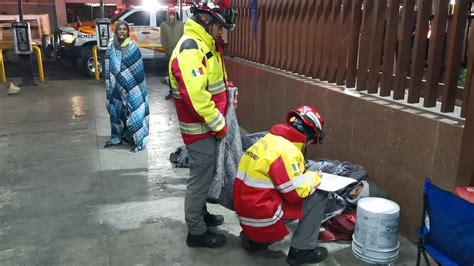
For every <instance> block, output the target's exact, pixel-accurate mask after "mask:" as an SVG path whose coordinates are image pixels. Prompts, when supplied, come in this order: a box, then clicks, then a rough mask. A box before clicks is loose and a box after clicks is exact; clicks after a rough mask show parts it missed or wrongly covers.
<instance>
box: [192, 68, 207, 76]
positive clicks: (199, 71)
mask: <svg viewBox="0 0 474 266" xmlns="http://www.w3.org/2000/svg"><path fill="white" fill-rule="evenodd" d="M201 75H204V71H203V70H202V67H200V68H196V69H193V70H191V76H193V77H198V76H201Z"/></svg>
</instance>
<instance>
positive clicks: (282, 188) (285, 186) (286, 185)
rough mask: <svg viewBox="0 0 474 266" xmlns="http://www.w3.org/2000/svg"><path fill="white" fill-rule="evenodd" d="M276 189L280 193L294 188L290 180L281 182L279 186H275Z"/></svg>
mask: <svg viewBox="0 0 474 266" xmlns="http://www.w3.org/2000/svg"><path fill="white" fill-rule="evenodd" d="M276 189H278V190H280V192H281V193H287V192H290V191H292V190H294V189H295V187H294V186H293V182H292V181H291V180H290V181H288V182H286V183H283V184H281V185H279V186H276Z"/></svg>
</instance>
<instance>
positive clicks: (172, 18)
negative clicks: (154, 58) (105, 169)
mask: <svg viewBox="0 0 474 266" xmlns="http://www.w3.org/2000/svg"><path fill="white" fill-rule="evenodd" d="M183 27H184V25H183V22H182V21H179V20H177V19H176V7H174V6H169V7H168V13H167V18H166V20H165V21H163V22H161V24H160V39H161V45H163V49H164V50H165V55H166V60H167V63H168V65H169V60H170V58H171V54H172V53H173V50H174V48H175V47H176V44H177V43H178V41H179V39H180V38H181V36H183ZM172 97H173V94H172V93H171V89H170V92H169V94H168V95H167V96H166V97H165V99H166V100H169V99H171V98H172Z"/></svg>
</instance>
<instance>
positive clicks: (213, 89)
mask: <svg viewBox="0 0 474 266" xmlns="http://www.w3.org/2000/svg"><path fill="white" fill-rule="evenodd" d="M225 89H226V86H225V83H224V81H222V80H221V81H218V82H216V83H214V84H211V85H209V86H207V90H208V91H209V92H210V93H211V94H213V95H214V94H218V93H221V92H223V91H225Z"/></svg>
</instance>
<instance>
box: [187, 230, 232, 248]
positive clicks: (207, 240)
mask: <svg viewBox="0 0 474 266" xmlns="http://www.w3.org/2000/svg"><path fill="white" fill-rule="evenodd" d="M225 243H226V239H225V235H222V234H217V233H214V232H212V231H210V230H207V231H206V232H205V233H204V234H202V235H191V234H189V233H188V237H187V238H186V245H188V247H203V248H220V247H223V246H224V245H225Z"/></svg>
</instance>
